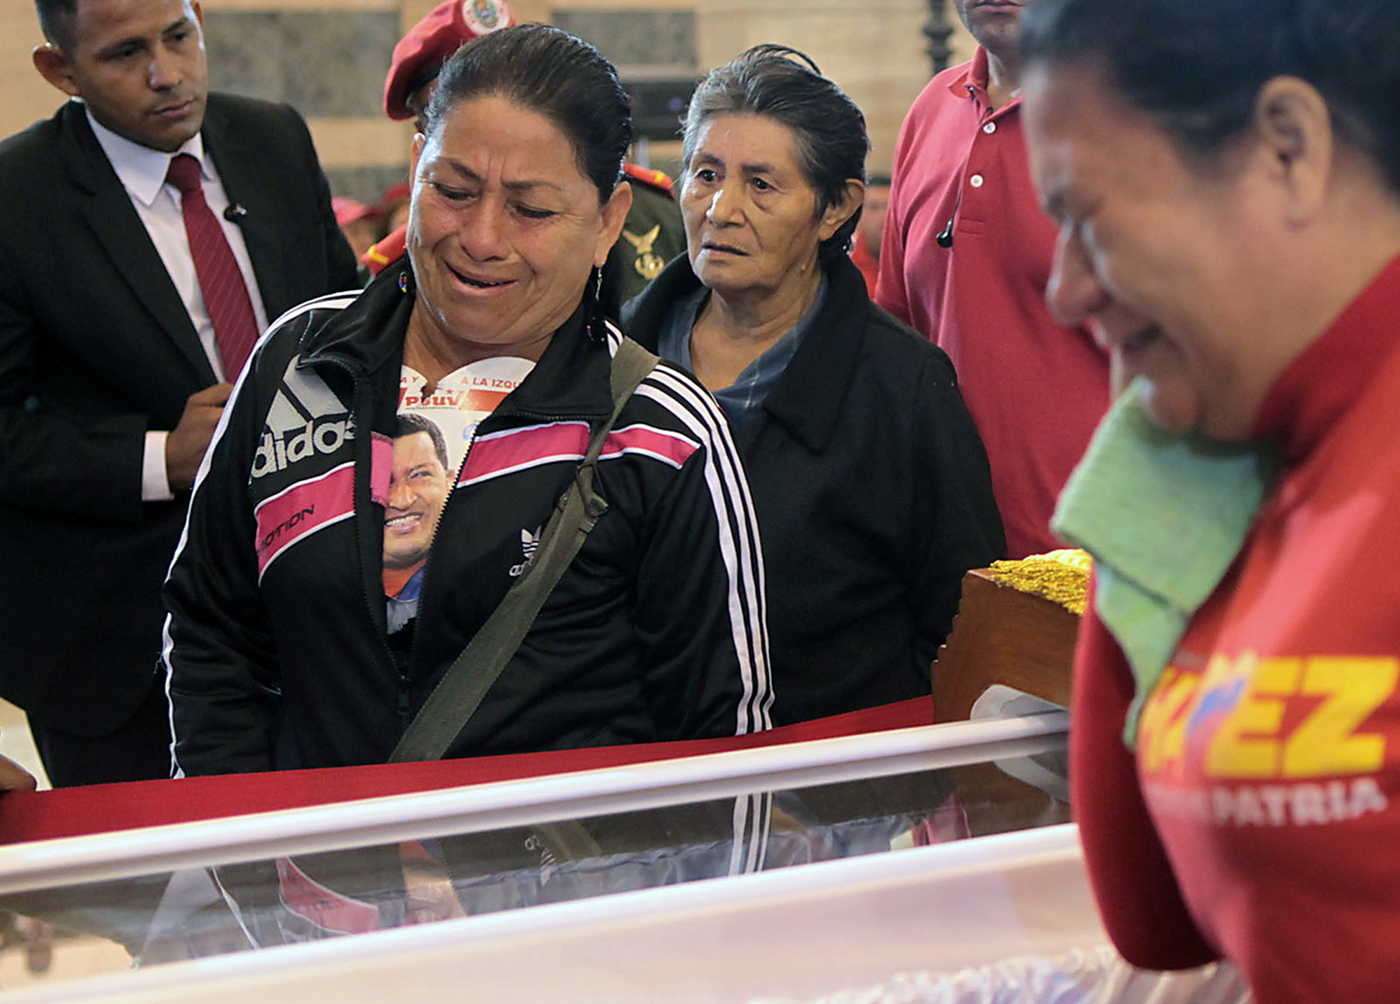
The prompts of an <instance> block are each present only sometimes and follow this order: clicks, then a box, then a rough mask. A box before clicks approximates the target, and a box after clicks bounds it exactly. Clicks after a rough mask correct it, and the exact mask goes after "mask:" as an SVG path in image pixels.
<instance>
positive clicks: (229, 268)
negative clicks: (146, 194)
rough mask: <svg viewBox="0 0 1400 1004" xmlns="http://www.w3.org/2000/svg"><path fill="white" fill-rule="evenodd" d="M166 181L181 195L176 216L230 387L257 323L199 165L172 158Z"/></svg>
mask: <svg viewBox="0 0 1400 1004" xmlns="http://www.w3.org/2000/svg"><path fill="white" fill-rule="evenodd" d="M165 180H166V181H168V182H170V183H171V184H172V185H174V186H175V187H176V188H178V189H179V190H180V214H181V215H182V216H183V217H184V218H185V236H186V237H188V238H189V241H190V257H192V258H193V259H194V271H195V274H196V275H197V276H199V288H200V291H201V292H202V293H203V294H204V306H205V309H207V310H208V311H209V320H210V321H212V322H213V324H214V341H215V343H216V344H217V345H218V347H219V358H220V359H222V360H223V364H224V376H225V378H226V379H227V380H229V382H233V381H234V380H237V379H238V374H239V373H240V372H242V370H243V364H244V363H245V362H247V361H248V356H249V354H250V353H251V352H252V351H253V345H254V344H255V343H256V342H257V340H258V320H257V316H256V315H255V314H254V313H253V302H252V300H250V299H249V298H248V287H247V286H246V285H245V284H244V282H243V273H242V272H240V271H239V269H238V260H237V259H236V258H234V256H233V248H231V247H229V244H228V238H227V237H225V236H224V228H223V226H222V225H221V224H220V223H219V220H218V218H217V217H216V216H215V215H214V211H213V210H212V209H210V208H209V203H207V202H205V201H204V187H203V186H202V185H201V184H200V181H199V161H198V160H196V159H195V158H194V157H192V156H191V155H190V154H188V153H181V154H177V155H176V156H175V157H173V158H171V161H170V170H169V171H167V172H166V175H165Z"/></svg>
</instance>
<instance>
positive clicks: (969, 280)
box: [876, 0, 1108, 558]
mask: <svg viewBox="0 0 1400 1004" xmlns="http://www.w3.org/2000/svg"><path fill="white" fill-rule="evenodd" d="M955 6H956V7H957V10H958V14H959V16H961V17H962V19H963V22H964V23H965V24H966V25H967V27H968V30H969V31H971V32H972V35H973V37H974V38H975V39H976V40H977V41H978V43H979V46H978V49H977V54H976V56H975V57H974V58H973V59H972V61H971V62H969V63H964V64H963V65H961V66H955V67H953V68H951V69H949V70H945V71H944V72H943V73H940V74H939V75H938V76H936V77H934V78H933V80H932V81H930V82H929V84H928V86H927V87H926V88H925V89H924V91H923V93H922V94H920V95H919V97H918V98H917V99H916V100H915V102H914V105H913V107H912V108H911V109H910V111H909V115H908V116H907V118H906V119H905V121H904V127H903V129H902V130H901V132H900V137H899V144H898V147H897V149H896V151H895V160H894V172H893V186H892V190H891V193H890V205H889V215H888V218H887V221H886V224H885V235H884V242H883V245H882V251H881V254H880V280H879V292H878V294H877V297H876V299H877V300H878V302H879V303H880V305H881V306H883V307H885V308H886V309H888V310H889V311H890V312H891V313H892V314H894V315H895V316H896V317H898V318H900V319H901V320H903V321H906V322H908V323H909V324H910V325H912V326H913V327H914V328H915V330H917V331H920V332H922V333H923V334H924V335H926V336H928V337H929V338H930V339H932V340H933V341H935V342H937V343H938V345H939V347H941V348H942V349H943V350H944V351H945V352H947V353H948V355H949V356H950V357H951V358H952V360H953V365H954V366H955V367H956V368H957V371H958V382H959V385H960V387H961V389H962V395H963V399H964V400H965V401H966V402H967V407H968V410H969V411H970V412H971V413H972V417H973V420H974V421H976V423H977V428H978V431H979V432H980V433H981V435H982V441H983V442H984V443H985V444H986V447H987V457H988V459H989V460H990V462H991V467H992V488H993V490H994V491H995V492H996V498H997V505H998V506H999V507H1000V508H1001V516H1002V522H1003V523H1004V524H1005V526H1006V543H1007V548H1008V551H1009V554H1010V557H1013V558H1020V557H1024V556H1025V555H1027V554H1032V553H1036V552H1039V551H1046V550H1050V549H1052V548H1055V547H1058V546H1059V544H1058V543H1057V542H1056V540H1055V538H1054V537H1053V536H1052V535H1051V533H1050V527H1049V521H1050V514H1051V512H1052V511H1053V510H1054V506H1055V500H1056V498H1057V497H1058V496H1059V493H1060V489H1061V488H1063V487H1064V483H1065V479H1066V478H1067V477H1068V476H1069V472H1070V470H1071V468H1073V466H1074V464H1075V463H1076V462H1077V461H1078V460H1079V457H1080V455H1081V454H1082V453H1083V452H1084V447H1085V446H1086V445H1087V443H1088V441H1089V436H1090V434H1091V433H1092V432H1093V430H1094V428H1095V427H1096V426H1097V424H1098V421H1099V419H1100V418H1101V417H1102V415H1103V413H1104V411H1105V410H1106V408H1107V406H1108V356H1107V354H1106V353H1105V352H1104V351H1103V350H1102V349H1101V348H1100V347H1099V346H1098V345H1097V344H1096V343H1095V342H1094V340H1093V338H1092V336H1091V335H1090V334H1089V332H1088V331H1087V330H1086V329H1084V328H1066V327H1063V326H1061V325H1059V324H1056V323H1055V321H1054V320H1053V319H1052V318H1051V317H1050V314H1049V311H1048V310H1047V308H1046V306H1045V299H1044V294H1045V283H1046V280H1047V279H1048V278H1049V275H1050V264H1051V261H1052V259H1053V257H1054V254H1055V241H1056V234H1055V227H1054V225H1053V224H1052V223H1051V221H1050V219H1049V218H1048V217H1047V216H1046V215H1045V214H1044V213H1043V212H1042V211H1041V210H1040V207H1039V205H1038V204H1037V202H1036V196H1035V191H1034V189H1033V187H1032V185H1031V179H1030V170H1029V167H1028V164H1027V159H1026V149H1025V140H1024V138H1023V136H1022V132H1021V116H1020V103H1021V102H1020V97H1019V88H1020V78H1019V73H1018V68H1017V62H1016V40H1017V32H1018V27H1019V24H1020V15H1021V9H1022V6H1023V4H1021V3H1010V2H1007V3H987V2H979V0H955Z"/></svg>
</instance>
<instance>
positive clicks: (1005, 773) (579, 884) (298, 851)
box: [0, 712, 1111, 1004]
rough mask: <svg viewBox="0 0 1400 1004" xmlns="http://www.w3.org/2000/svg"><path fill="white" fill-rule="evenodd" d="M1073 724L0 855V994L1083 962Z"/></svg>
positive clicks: (1040, 721)
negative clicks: (4, 914)
mask: <svg viewBox="0 0 1400 1004" xmlns="http://www.w3.org/2000/svg"><path fill="white" fill-rule="evenodd" d="M1066 728H1067V716H1066V715H1065V714H1063V713H1061V712H1052V713H1047V714H1038V715H1028V716H1022V717H1016V718H1006V719H990V720H985V721H974V722H966V723H958V724H947V725H936V726H925V727H921V728H908V729H898V730H893V731H888V732H879V733H873V734H868V735H858V736H848V737H841V738H834V739H824V740H818V741H812V742H798V743H788V744H783V745H778V746H770V747H765V748H760V749H749V750H736V751H731V752H723V753H715V754H710V755H704V756H693V757H686V758H681V759H672V760H662V761H656V762H649V763H640V764H631V765H626V766H619V767H609V768H604V769H598V770H590V771H583V772H575V773H570V774H562V775H547V776H542V777H532V778H526V779H521V780H512V781H502V782H497V783H491V784H482V785H475V786H470V787H462V788H456V789H448V790H442V791H431V792H418V793H413V794H405V795H395V796H388V797H382V798H374V799H365V800H360V801H355V802H347V803H339V804H332V805H323V806H313V807H307V808H300V809H289V810H283V811H278V812H269V813H261V814H257V815H249V816H233V817H228V818H222V819H210V820H202V821H198V822H191V823H182V824H176V825H167V826H158V827H149V828H144V829H137V830H123V831H118V832H112V833H99V834H92V835H88V836H77V837H69V838H65V839H58V840H44V841H32V842H27V843H21V844H16V845H11V846H7V847H0V909H4V910H5V911H8V915H9V924H8V928H7V931H6V945H7V947H6V948H5V949H4V950H3V951H0V1001H57V1000H63V1001H80V1000H93V1001H96V1000H103V1001H127V1000H129V1001H142V1002H155V1001H172V1002H173V1001H177V1000H178V1001H190V1000H199V1001H211V1002H212V1001H225V1000H226V1001H234V1000H238V1001H246V1000H249V999H252V998H259V999H261V1000H264V1001H272V1000H277V1001H281V1000H296V1001H298V1002H299V1004H309V1002H312V1001H321V1000H325V1001H332V1000H334V1001H337V1002H344V1001H359V1000H366V1001H368V1000H376V1001H382V1000H413V1001H434V1000H459V999H463V998H468V999H481V1000H536V999H551V1000H552V999H556V998H557V999H567V1000H599V1001H601V1000H607V1001H643V1000H646V1001H654V1000H694V1001H701V1000H704V1001H729V1000H734V1001H739V1000H755V999H765V998H766V999H773V1000H808V999H815V998H818V997H821V996H822V995H826V994H831V993H834V992H839V991H842V990H845V989H849V988H860V987H867V988H868V987H872V986H878V985H883V984H884V983H885V982H887V981H888V980H890V979H891V978H892V977H894V976H895V975H896V974H899V973H905V974H908V973H919V974H921V977H920V978H921V979H925V980H927V979H929V978H932V977H933V976H935V975H937V974H939V973H954V972H956V971H958V970H963V969H966V968H967V967H977V966H986V965H990V964H993V963H998V962H999V960H1007V959H1014V958H1025V957H1031V958H1037V959H1046V960H1055V959H1063V958H1069V957H1077V956H1073V955H1072V953H1076V952H1078V953H1085V952H1088V953H1090V955H1088V956H1084V958H1086V959H1089V958H1098V957H1099V956H1098V955H1095V954H1093V953H1099V954H1101V955H1103V953H1106V952H1107V950H1106V949H1105V947H1104V935H1103V932H1102V930H1101V929H1100V927H1099V925H1098V922H1097V919H1096V914H1095V911H1094V908H1093V904H1092V901H1091V899H1090V897H1089V895H1088V892H1087V887H1086V886H1085V882H1084V876H1083V870H1082V866H1081V863H1080V859H1079V851H1078V843H1077V839H1076V835H1075V831H1074V827H1073V826H1072V825H1069V824H1068V823H1067V822H1066V820H1067V818H1068V806H1067V804H1066V802H1065V800H1064V790H1063V778H1064V747H1065V741H1066V736H1065V732H1066ZM50 932H51V934H50ZM46 937H48V938H51V941H45V938H46ZM36 951H37V952H38V953H39V962H40V964H39V965H37V966H36V965H34V959H35V953H36ZM44 953H49V954H48V955H47V960H48V961H47V963H45V961H44V960H45V958H46V956H45V954H44ZM1066 953H1071V955H1069V956H1067V955H1066ZM1109 954H1111V953H1109ZM1103 957H1104V959H1108V958H1109V955H1103ZM26 963H28V965H26ZM1105 964H1107V963H1105ZM1051 965H1052V969H1053V968H1054V966H1055V965H1058V963H1051ZM35 968H38V969H40V970H42V971H41V972H39V973H37V974H36V973H32V972H30V971H29V970H30V969H35ZM1091 968H1092V967H1091ZM1061 969H1062V970H1063V967H1061ZM911 985H912V984H911ZM921 992H922V991H921ZM871 999H876V998H871ZM891 999H893V998H891ZM910 999H915V998H910Z"/></svg>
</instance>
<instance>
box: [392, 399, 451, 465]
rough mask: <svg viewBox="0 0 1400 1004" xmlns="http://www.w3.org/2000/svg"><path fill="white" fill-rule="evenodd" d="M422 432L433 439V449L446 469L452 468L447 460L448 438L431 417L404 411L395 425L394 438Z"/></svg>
mask: <svg viewBox="0 0 1400 1004" xmlns="http://www.w3.org/2000/svg"><path fill="white" fill-rule="evenodd" d="M420 432H426V433H427V434H428V438H429V439H431V440H432V441H433V450H434V451H435V452H436V453H437V455H438V461H439V462H440V463H441V464H442V469H443V470H444V471H450V470H451V469H452V466H451V464H449V463H448V461H447V440H446V439H445V438H444V437H443V435H442V430H441V429H439V428H438V424H437V423H436V422H434V421H433V420H432V419H430V418H424V417H423V416H422V415H415V414H413V412H411V411H406V412H402V413H401V414H400V415H399V420H398V422H396V423H395V425H394V438H395V439H402V438H403V437H404V436H416V435H417V434H418V433H420Z"/></svg>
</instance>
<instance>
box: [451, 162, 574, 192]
mask: <svg viewBox="0 0 1400 1004" xmlns="http://www.w3.org/2000/svg"><path fill="white" fill-rule="evenodd" d="M437 163H439V164H443V165H445V166H447V167H449V168H451V169H452V171H453V173H455V174H458V175H460V176H461V177H463V178H466V179H467V180H469V181H475V182H477V183H481V182H482V181H483V180H484V179H483V178H482V177H481V175H479V174H477V173H476V172H475V171H473V170H472V169H471V168H469V167H467V165H466V164H463V163H462V162H461V161H460V160H454V159H452V158H451V157H439V158H438V159H437ZM503 184H504V187H506V188H508V189H510V190H511V191H512V192H529V191H533V190H534V189H537V188H550V189H554V190H556V191H558V190H559V186H558V185H556V184H555V183H554V182H552V181H545V180H544V179H539V180H537V181H531V180H526V181H507V182H504V183H503Z"/></svg>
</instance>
